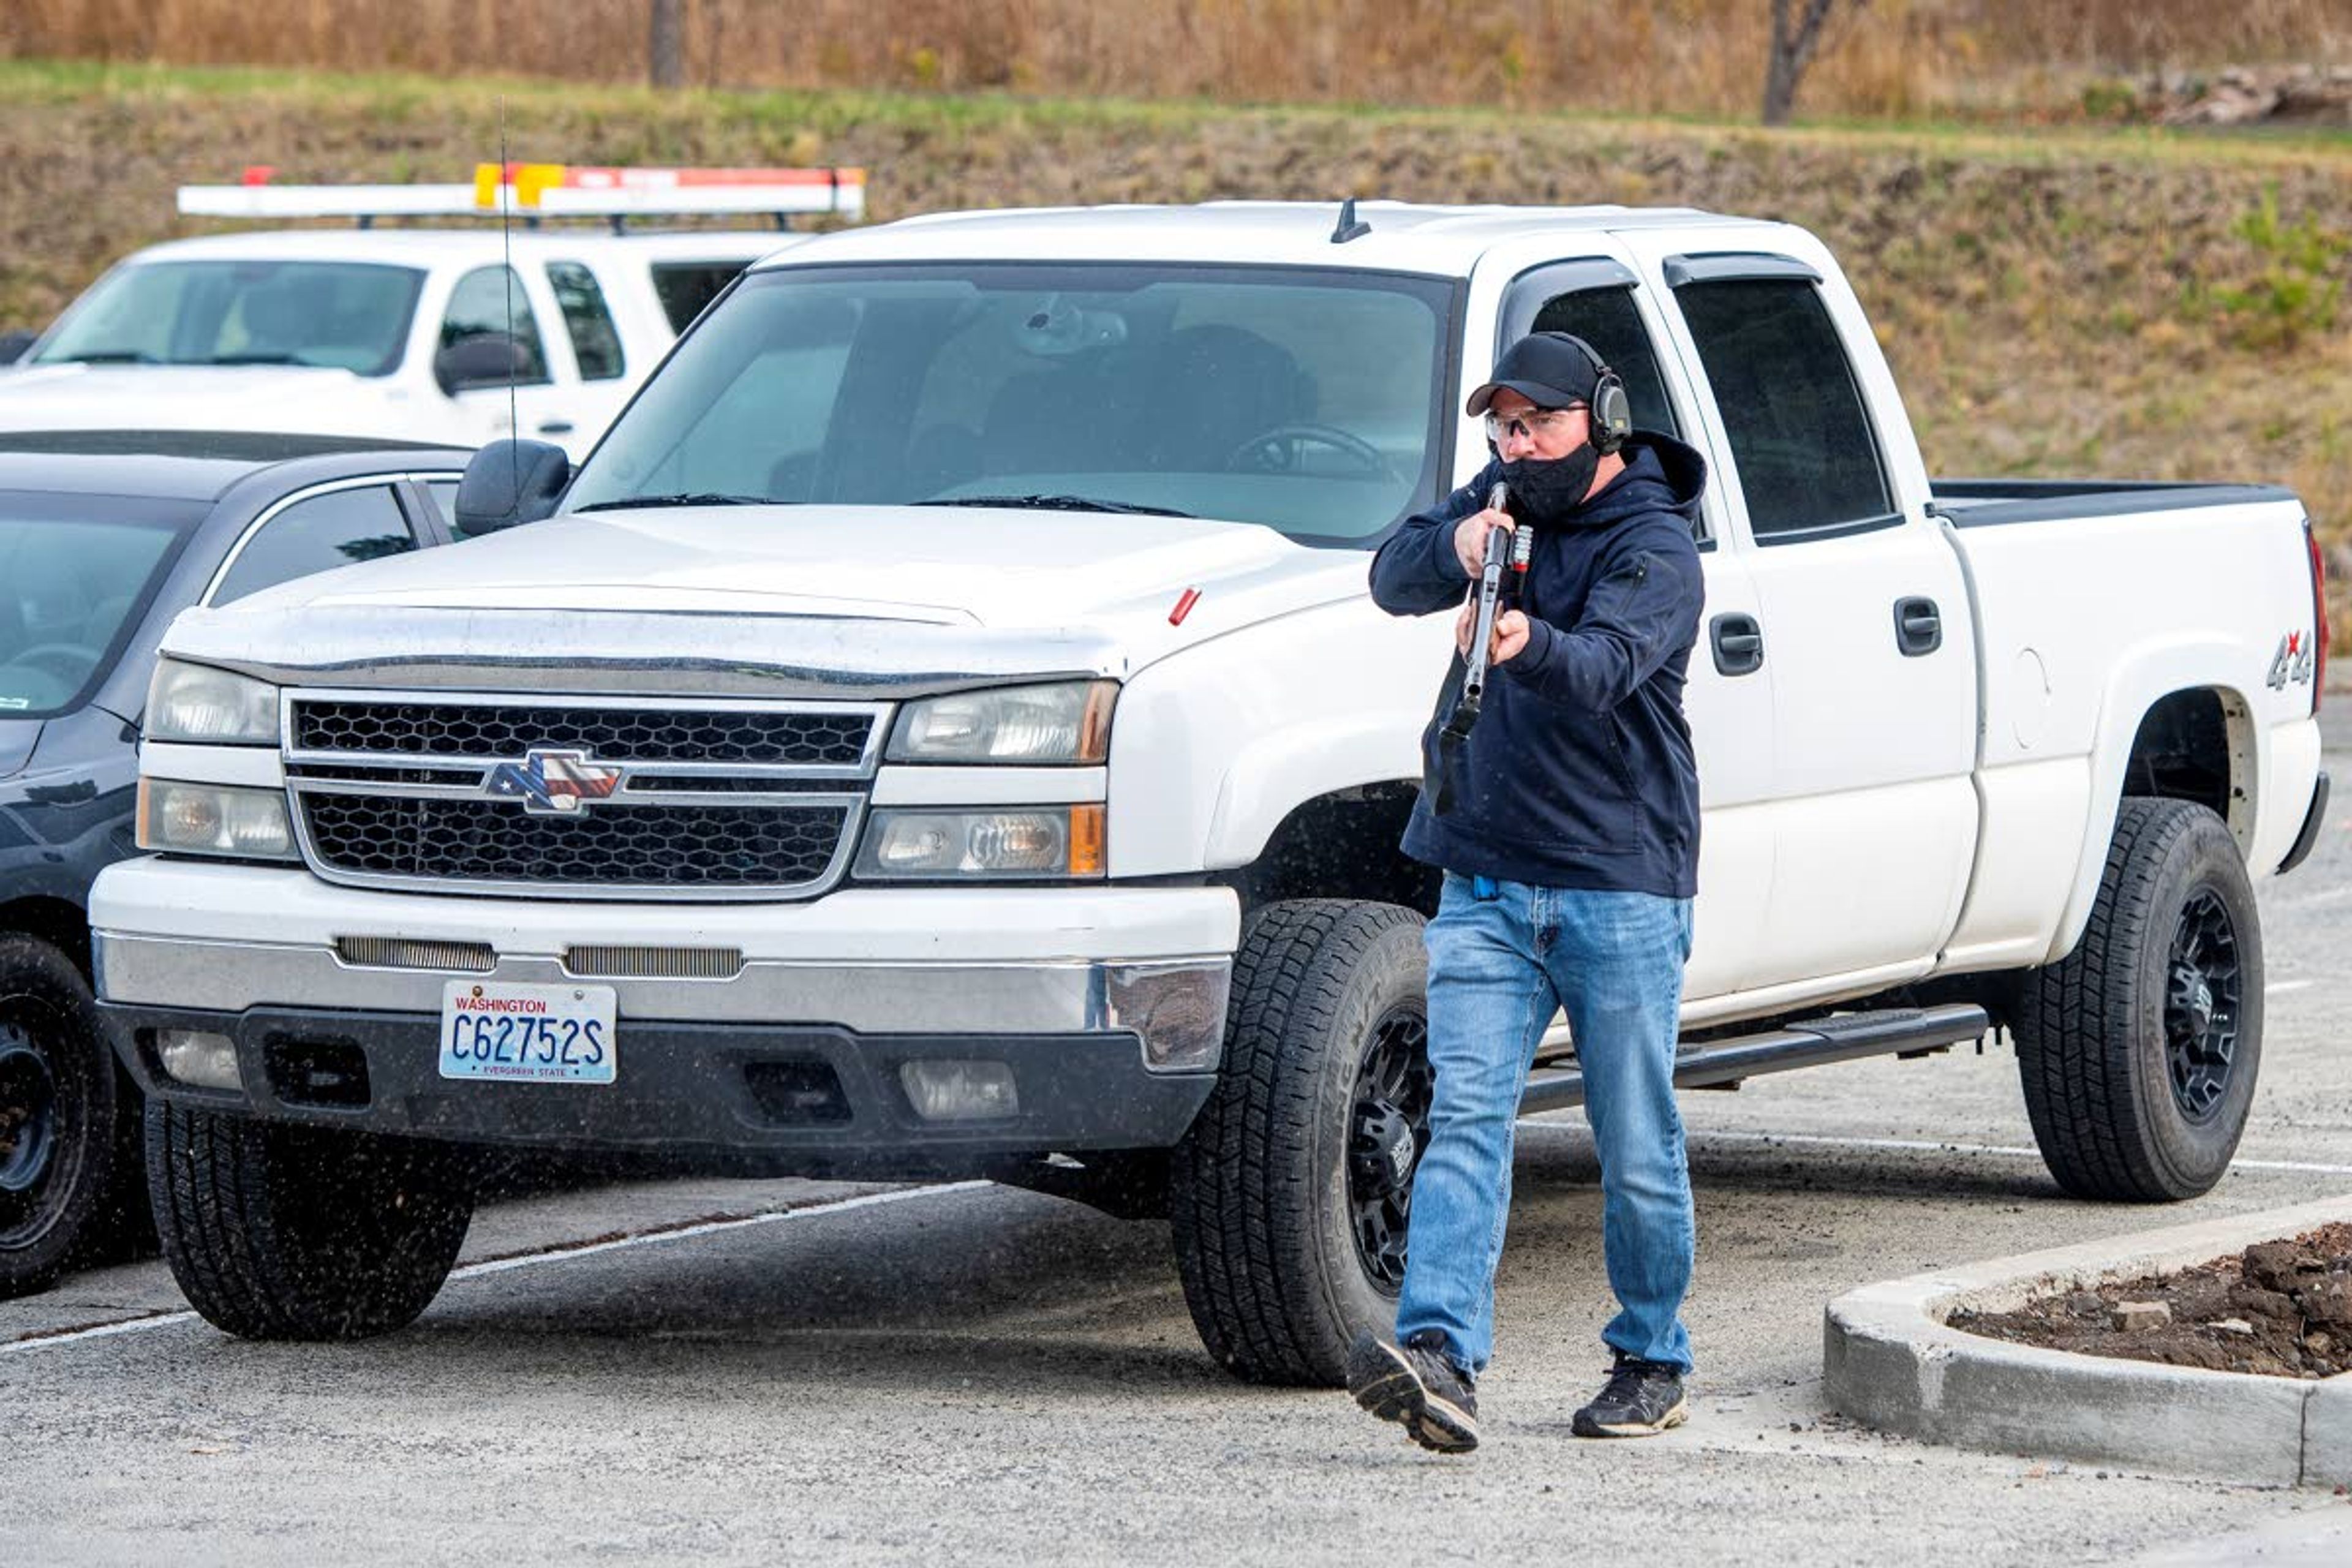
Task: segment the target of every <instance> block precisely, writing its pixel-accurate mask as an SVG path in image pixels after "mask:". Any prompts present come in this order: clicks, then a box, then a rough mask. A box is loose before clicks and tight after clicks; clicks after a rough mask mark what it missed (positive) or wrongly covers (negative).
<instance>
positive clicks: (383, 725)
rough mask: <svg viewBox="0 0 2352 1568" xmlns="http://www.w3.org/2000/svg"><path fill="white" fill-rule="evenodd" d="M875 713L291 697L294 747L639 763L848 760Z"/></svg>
mask: <svg viewBox="0 0 2352 1568" xmlns="http://www.w3.org/2000/svg"><path fill="white" fill-rule="evenodd" d="M873 729H874V716H873V715H872V714H871V713H870V712H867V711H864V710H852V711H849V712H842V713H835V712H805V711H803V712H791V711H782V712H779V711H772V710H756V709H731V710H730V709H719V710H710V709H695V708H684V707H678V708H637V707H617V708H572V707H556V706H551V705H542V704H538V703H530V704H525V703H514V704H508V703H473V702H411V703H401V704H398V705H389V704H385V703H381V702H367V701H333V700H316V699H309V698H298V699H297V700H295V703H294V722H293V733H294V748H295V750H297V751H300V752H347V753H348V752H360V753H362V754H366V755H374V756H441V757H494V758H495V757H507V756H513V755H519V754H520V753H521V752H523V751H524V750H525V749H527V748H529V747H532V746H543V747H554V746H560V747H564V748H567V749H569V750H572V751H580V752H587V753H589V754H590V755H591V756H593V757H596V758H599V759H604V760H609V759H617V758H623V757H625V758H628V759H629V760H631V761H633V762H641V763H761V764H766V765H772V766H787V767H831V768H841V767H852V768H854V767H856V766H857V765H858V763H860V762H862V761H864V759H865V756H866V742H867V741H868V740H869V739H870V738H871V735H872V732H873Z"/></svg>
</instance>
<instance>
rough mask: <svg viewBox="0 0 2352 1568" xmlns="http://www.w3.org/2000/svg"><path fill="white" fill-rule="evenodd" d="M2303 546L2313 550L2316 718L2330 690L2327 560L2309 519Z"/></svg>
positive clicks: (2313, 702)
mask: <svg viewBox="0 0 2352 1568" xmlns="http://www.w3.org/2000/svg"><path fill="white" fill-rule="evenodd" d="M2303 542H2304V543H2305V544H2307V545H2309V546H2310V547H2311V626H2312V633H2311V641H2312V652H2313V663H2312V669H2311V711H2312V713H2313V714H2314V715H2315V716H2316V715H2317V714H2318V712H2319V698H2320V694H2321V693H2322V692H2324V691H2326V689H2327V556H2326V552H2323V551H2322V550H2321V549H2320V548H2319V534H2318V531H2316V530H2315V529H2314V528H2313V527H2312V526H2311V520H2310V519H2309V518H2305V519H2304V520H2303Z"/></svg>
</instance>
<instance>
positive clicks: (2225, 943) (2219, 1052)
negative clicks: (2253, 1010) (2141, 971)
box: [2164, 888, 2245, 1121]
mask: <svg viewBox="0 0 2352 1568" xmlns="http://www.w3.org/2000/svg"><path fill="white" fill-rule="evenodd" d="M2244 998H2245V973H2244V970H2243V968H2242V966H2241V965H2240V963H2239V962H2238V928H2237V926H2236V924H2235V922H2233V921H2231V919H2230V911H2229V909H2228V907H2227V906H2225V905H2224V904H2223V903H2222V902H2221V896H2220V895H2219V894H2217V893H2215V892H2214V891H2213V890H2212V889H2210V888H2206V889H2200V890H2199V891H2198V892H2197V893H2195V894H2194V895H2193V896H2192V897H2191V898H2190V899H2189V902H2188V903H2187V904H2186V905H2185V906H2183V908H2182V909H2181V911H2180V919H2179V923H2178V924H2177V925H2176V926H2175V928H2174V931H2173V934H2172V952H2171V957H2170V959H2169V961H2168V965H2167V971H2166V983H2165V991H2164V1037H2165V1046H2166V1056H2167V1060H2168V1065H2169V1067H2170V1068H2171V1069H2172V1098H2173V1100H2174V1102H2175V1103H2177V1104H2178V1105H2179V1107H2180V1113H2181V1114H2182V1115H2183V1116H2186V1117H2188V1118H2189V1120H2190V1121H2207V1120H2209V1119H2210V1118H2211V1116H2212V1115H2213V1113H2214V1110H2215V1109H2216V1108H2217V1107H2219V1106H2220V1105H2221V1101H2222V1099H2223V1097H2224V1096H2225V1095H2226V1094H2227V1093H2228V1092H2229V1088H2230V1072H2231V1068H2232V1066H2233V1065H2234V1064H2235V1062H2236V1060H2237V1054H2238V1022H2239V1018H2240V1016H2241V1015H2240V1008H2241V1005H2242V1003H2243V1001H2244Z"/></svg>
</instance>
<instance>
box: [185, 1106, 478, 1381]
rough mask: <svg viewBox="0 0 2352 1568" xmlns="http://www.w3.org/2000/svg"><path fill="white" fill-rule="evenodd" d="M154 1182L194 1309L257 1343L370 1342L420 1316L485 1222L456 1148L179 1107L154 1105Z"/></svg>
mask: <svg viewBox="0 0 2352 1568" xmlns="http://www.w3.org/2000/svg"><path fill="white" fill-rule="evenodd" d="M147 1174H148V1182H149V1185H150V1189H151V1191H152V1195H153V1200H154V1207H155V1230H156V1234H157V1236H158V1237H160V1238H161V1239H162V1241H163V1258H164V1260H165V1261H166V1262H168V1263H169V1264H170V1265H171V1266H172V1274H173V1278H174V1279H177V1280H178V1281H179V1282H180V1289H181V1290H182V1291H183V1292H184V1294H185V1295H186V1296H187V1298H188V1304H189V1305H191V1306H193V1307H194V1308H195V1310H197V1311H199V1312H201V1313H203V1314H204V1316H205V1321H208V1322H210V1323H212V1324H213V1325H214V1326H215V1327H216V1328H219V1329H222V1330H225V1331H227V1332H229V1333H232V1334H236V1335H237V1336H238V1337H240V1338H243V1339H248V1340H360V1339H366V1338H368V1337H369V1336H370V1335H373V1334H382V1333H388V1332H390V1331H392V1330H394V1329H397V1328H400V1327H403V1326H404V1325H405V1324H407V1323H409V1322H411V1321H414V1320H415V1317H416V1315H417V1314H418V1313H419V1312H422V1311H423V1310H425V1307H426V1306H427V1305H429V1304H430V1303H431V1302H432V1300H433V1298H434V1296H435V1295H436V1293H437V1292H438V1291H439V1290H440V1289H441V1282H442V1281H443V1280H445V1279H447V1278H448V1277H449V1269H450V1266H451V1265H453V1264H454V1263H456V1262H457V1248H458V1247H459V1245H460V1244H462V1243H463V1242H464V1241H465V1239H466V1227H467V1225H468V1224H469V1223H470V1222H471V1220H472V1219H473V1214H474V1193H473V1186H472V1184H471V1182H470V1180H468V1179H467V1174H466V1173H465V1170H464V1167H463V1165H462V1163H461V1162H460V1159H459V1157H458V1155H457V1151H455V1150H451V1149H446V1148H443V1147H439V1146H436V1145H435V1144H432V1143H428V1142H423V1141H421V1140H410V1139H400V1138H384V1137H379V1136H375V1135H373V1134H369V1133H362V1132H342V1131H333V1130H329V1129H319V1128H310V1127H289V1126H281V1125H277V1124H273V1123H269V1122H262V1121H254V1120H252V1119H251V1118H249V1117H243V1116H234V1115H227V1114H224V1113H222V1112H219V1111H211V1110H189V1109H187V1108H186V1107H184V1106H177V1105H167V1104H151V1105H149V1106H148V1108H147Z"/></svg>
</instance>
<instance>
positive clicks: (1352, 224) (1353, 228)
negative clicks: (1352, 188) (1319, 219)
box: [1331, 196, 1372, 245]
mask: <svg viewBox="0 0 2352 1568" xmlns="http://www.w3.org/2000/svg"><path fill="white" fill-rule="evenodd" d="M1371 232H1372V226H1371V225H1370V224H1368V223H1359V222H1357V221H1356V198H1355V197H1353V196H1349V198H1348V199H1347V200H1346V201H1344V202H1341V203H1340V204H1339V226H1338V227H1337V228H1334V229H1333V230H1332V231H1331V243H1332V244H1334V245H1345V244H1347V243H1348V242H1349V240H1351V239H1361V238H1363V237H1364V236H1366V235H1368V234H1370V233H1371Z"/></svg>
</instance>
